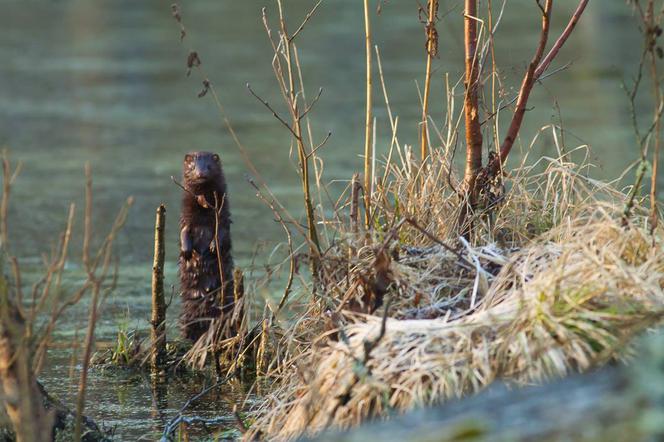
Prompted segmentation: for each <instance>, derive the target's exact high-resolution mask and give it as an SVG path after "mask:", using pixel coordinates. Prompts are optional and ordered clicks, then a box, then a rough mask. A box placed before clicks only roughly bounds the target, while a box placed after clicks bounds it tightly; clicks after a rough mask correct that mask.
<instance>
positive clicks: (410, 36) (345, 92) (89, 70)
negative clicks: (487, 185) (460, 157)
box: [0, 0, 648, 440]
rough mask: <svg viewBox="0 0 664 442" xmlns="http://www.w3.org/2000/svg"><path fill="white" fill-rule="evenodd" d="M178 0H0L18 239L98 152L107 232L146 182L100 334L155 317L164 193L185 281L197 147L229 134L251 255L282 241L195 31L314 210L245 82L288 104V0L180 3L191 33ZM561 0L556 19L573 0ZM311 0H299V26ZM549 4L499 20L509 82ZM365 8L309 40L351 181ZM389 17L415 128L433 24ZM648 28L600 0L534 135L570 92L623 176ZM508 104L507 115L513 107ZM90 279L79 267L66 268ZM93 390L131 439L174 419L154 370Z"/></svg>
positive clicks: (283, 181) (35, 254)
mask: <svg viewBox="0 0 664 442" xmlns="http://www.w3.org/2000/svg"><path fill="white" fill-rule="evenodd" d="M170 3H171V2H170V1H164V0H142V1H140V2H138V1H132V0H99V1H93V0H13V1H12V0H4V1H3V2H2V13H1V14H0V30H1V31H0V35H2V39H1V40H0V59H1V60H2V68H0V85H1V87H0V144H2V145H6V146H7V147H9V148H11V151H12V155H13V157H14V158H16V159H20V160H23V161H24V162H25V170H24V172H23V173H22V175H21V177H20V179H19V180H18V182H17V184H16V188H15V194H14V195H15V196H14V200H13V201H14V204H13V206H12V210H11V226H10V227H11V230H12V232H13V234H12V238H13V244H12V246H13V250H14V251H15V252H16V254H17V255H19V257H20V258H21V262H23V263H28V264H29V263H35V262H38V259H39V256H40V254H41V253H43V252H44V251H46V250H48V248H49V247H50V245H51V243H52V240H53V238H55V237H56V234H57V232H58V231H59V230H60V229H61V228H62V226H63V224H64V218H65V215H66V210H67V204H68V203H69V202H70V201H76V202H78V203H79V206H80V202H81V196H82V193H83V165H84V163H85V162H87V161H89V162H90V163H91V164H92V167H93V170H94V180H95V222H94V225H95V230H96V232H98V233H99V234H102V232H104V231H105V230H106V229H107V228H108V226H109V224H110V222H111V220H112V217H113V216H114V214H115V211H116V210H117V208H118V207H119V206H120V205H121V204H122V202H123V200H124V198H125V197H126V196H128V195H133V196H134V197H135V199H136V203H135V205H134V207H133V208H132V211H131V215H130V218H129V221H128V225H127V228H126V229H125V230H124V231H123V233H122V234H121V236H120V238H119V242H118V251H119V252H120V254H121V257H122V261H121V263H122V267H121V279H120V286H119V288H118V290H117V291H116V293H115V294H114V296H113V297H112V299H110V300H109V302H108V304H107V306H106V307H105V309H104V311H103V320H102V323H101V324H100V328H99V333H98V337H99V339H102V340H108V339H112V338H113V335H114V333H115V330H116V329H117V324H118V322H120V321H129V323H130V325H131V327H132V328H133V327H136V328H139V329H145V328H146V327H147V325H148V323H147V318H148V315H149V272H150V267H151V254H152V225H153V217H154V209H155V208H156V206H157V205H158V204H159V203H160V202H165V203H166V204H167V208H168V209H167V210H168V212H167V217H168V231H167V235H168V238H169V240H170V242H169V244H168V246H169V247H168V249H167V259H168V262H169V266H168V269H167V275H166V277H167V283H168V284H174V283H175V282H176V274H175V264H174V262H175V259H176V248H177V232H176V217H177V212H178V206H179V189H178V188H177V187H176V186H175V185H174V184H173V183H172V182H171V180H170V178H169V177H170V176H171V175H176V176H177V175H179V165H180V161H181V158H182V156H183V154H184V153H185V152H187V151H189V150H215V151H217V152H219V153H220V154H221V155H222V158H223V161H224V164H225V169H226V175H227V177H228V181H229V187H230V192H231V193H230V198H231V207H232V212H233V217H234V220H235V224H234V226H233V234H234V242H235V254H236V260H237V262H238V263H239V264H240V265H242V266H244V267H248V266H249V260H250V257H251V254H252V250H254V248H255V247H256V244H260V243H265V244H267V245H266V246H265V247H264V250H269V248H270V247H271V245H273V244H274V243H276V242H278V241H281V240H282V233H281V230H280V227H279V226H278V225H276V223H275V222H274V221H273V220H272V216H271V213H270V211H269V209H267V208H265V207H264V206H263V204H262V203H260V202H259V201H258V200H257V199H256V198H255V197H254V194H253V192H252V188H251V187H250V186H249V185H248V184H247V183H246V181H245V178H244V174H245V173H247V169H246V167H245V165H244V164H243V162H242V161H241V158H240V155H239V153H238V151H237V149H235V147H234V144H233V142H232V141H231V139H230V137H229V135H228V133H227V132H226V131H225V130H224V128H223V126H222V124H221V123H220V118H219V113H218V112H217V110H216V108H215V106H214V103H213V101H212V100H211V99H210V97H209V96H207V97H205V98H202V99H199V98H197V97H196V95H197V93H198V91H199V90H200V81H199V80H198V79H196V78H195V76H192V77H191V78H187V77H186V76H185V70H186V69H185V59H186V54H187V52H188V49H189V48H195V49H196V50H197V51H198V52H199V54H200V57H201V59H202V61H203V67H204V68H205V70H206V72H207V73H208V75H209V76H210V78H211V80H212V81H213V83H214V84H215V85H217V88H218V90H219V92H220V94H221V97H222V100H223V103H224V106H225V107H226V109H227V111H228V114H229V116H230V118H231V120H232V122H233V124H234V126H235V129H236V131H237V133H238V135H239V137H240V139H241V140H242V142H243V144H244V145H245V146H246V148H247V150H248V151H249V153H250V155H251V158H252V160H253V162H254V163H255V165H256V167H257V168H258V169H259V170H260V172H261V174H262V175H263V177H264V178H265V179H266V181H267V182H268V183H269V184H270V186H271V188H272V190H273V191H274V192H275V194H276V195H278V196H279V198H280V199H281V200H282V202H283V203H284V204H285V205H286V206H287V207H289V208H290V209H291V210H292V211H293V213H294V214H296V215H297V214H300V213H301V211H300V200H299V194H298V192H299V191H298V189H299V187H298V184H297V183H298V181H297V176H296V174H295V172H294V170H293V167H292V160H290V159H289V143H290V140H289V136H288V135H289V134H288V133H287V132H286V131H285V130H284V129H283V128H282V127H281V126H280V125H279V123H278V122H276V121H275V120H274V119H273V118H272V116H271V115H270V114H269V113H267V112H266V111H265V110H264V108H263V107H262V105H261V104H260V103H258V102H257V101H256V100H255V99H254V98H253V97H251V96H250V94H249V93H248V92H247V90H246V88H245V83H247V82H249V83H251V84H252V86H253V88H254V89H255V90H256V91H257V92H258V93H260V94H261V95H263V96H264V97H266V98H267V99H268V100H269V101H270V102H272V103H275V104H276V103H279V95H278V90H277V87H276V83H275V80H274V79H273V74H272V71H271V67H270V59H271V57H270V49H269V43H268V41H267V39H266V36H265V33H264V31H263V28H262V23H261V20H260V10H261V7H263V6H267V8H268V14H270V15H271V16H273V14H274V12H275V4H274V3H273V2H271V1H269V0H245V1H237V0H235V1H231V0H191V1H187V2H183V3H184V4H183V5H182V12H183V18H184V21H185V25H186V26H187V32H188V36H187V38H186V39H185V43H184V44H180V42H179V41H178V36H179V29H178V27H177V25H176V23H175V22H174V20H173V18H172V17H171V12H170ZM461 3H462V2H460V1H454V2H442V7H441V13H442V14H443V15H444V16H445V17H444V19H443V21H442V23H441V25H440V26H439V32H440V45H441V46H440V49H441V58H440V59H439V60H437V61H436V63H435V76H434V89H433V91H432V100H433V101H432V102H433V105H432V115H433V116H434V117H435V118H438V120H439V121H440V120H441V119H442V116H443V108H442V107H443V106H442V103H443V101H442V96H443V81H442V79H443V75H444V74H445V73H446V72H449V73H450V74H451V78H452V79H455V78H458V76H459V75H460V74H461V69H462V52H461V51H462V46H461V43H462V40H463V38H462V34H461V13H460V4H461ZM494 3H498V2H497V1H495V0H494ZM557 3H558V4H559V6H558V8H559V9H558V13H557V14H556V16H555V28H556V34H557V33H558V32H559V30H560V28H561V27H562V26H563V24H564V22H565V20H566V17H567V16H568V15H569V13H570V12H571V10H572V8H573V6H574V3H575V2H574V1H572V0H561V1H559V2H557ZM312 4H313V3H312V2H311V1H305V0H288V1H285V6H286V8H287V10H288V11H290V12H289V16H290V17H291V20H290V21H291V25H290V26H291V28H292V29H294V28H295V26H297V24H299V22H300V21H301V19H302V17H303V16H304V14H305V11H306V10H307V9H308V8H309V7H310V6H311V5H312ZM537 14H538V10H537V8H536V7H535V5H534V2H533V1H531V0H513V1H511V2H509V7H508V10H507V12H506V13H505V16H504V17H503V24H502V28H501V31H500V32H499V34H498V36H497V37H496V38H497V48H496V50H497V54H498V57H499V63H500V65H501V66H502V69H503V70H502V74H503V77H504V78H503V81H504V82H505V84H506V86H507V91H508V92H509V93H511V94H513V93H515V90H514V87H516V85H517V84H518V81H519V79H520V78H521V74H522V72H523V69H524V67H525V65H526V63H527V60H528V59H529V57H530V55H531V51H532V50H533V48H534V45H535V41H536V38H537V34H536V27H537V26H538V16H537ZM362 20H363V19H362V10H361V2H358V1H352V0H325V1H324V2H323V4H322V6H321V7H320V10H319V13H318V14H317V15H316V16H315V17H314V18H313V19H312V20H311V21H310V23H309V24H308V25H307V28H306V29H305V31H304V33H303V34H302V37H301V41H300V43H299V49H300V56H301V60H302V64H303V70H304V75H305V80H306V81H307V91H308V93H309V95H310V96H313V95H314V94H315V92H316V91H317V90H318V88H319V87H322V88H323V96H322V98H321V101H320V102H319V104H318V105H317V107H316V108H315V110H314V111H313V113H312V114H311V116H312V118H313V121H314V133H315V135H316V136H318V137H321V138H322V136H323V135H324V134H325V133H327V132H328V131H331V132H332V134H333V135H332V138H331V140H330V141H329V142H328V144H327V145H326V147H325V148H324V150H323V151H322V156H323V158H324V160H325V171H326V182H332V181H333V180H341V181H336V182H334V183H333V184H331V186H330V188H331V192H332V193H334V192H338V191H339V190H340V189H342V188H343V186H344V182H343V180H348V178H349V177H350V175H351V173H352V172H353V171H355V170H359V168H360V167H361V158H360V157H359V156H358V154H359V152H360V151H361V150H362V146H363V130H364V129H363V122H364V117H363V108H364V55H363V54H364V41H363V22H362ZM374 27H375V42H376V43H377V44H378V45H379V47H380V49H381V53H382V60H383V66H384V71H385V79H386V82H387V85H388V88H389V91H390V100H391V104H392V109H393V111H394V112H395V113H396V114H398V115H399V117H400V123H399V127H400V140H401V141H402V142H403V141H405V142H406V143H410V144H412V143H416V135H417V121H418V119H419V113H420V110H419V106H418V103H419V100H418V92H417V87H416V82H421V79H422V72H423V68H424V57H423V53H424V39H423V37H424V33H423V30H422V26H421V24H420V23H419V22H418V18H417V2H415V1H411V0H401V1H395V0H392V1H388V2H385V4H384V5H383V11H382V14H381V15H380V16H378V17H375V19H374ZM635 29H636V28H635V25H634V23H633V21H632V19H631V18H630V15H629V10H628V9H627V7H626V6H625V4H624V2H622V1H619V0H605V1H601V2H600V1H596V2H591V5H590V6H589V8H588V11H587V13H586V16H584V18H583V21H582V23H581V25H580V26H579V28H578V31H577V33H576V34H575V35H574V36H573V38H572V39H571V40H570V42H569V44H568V46H567V47H566V48H565V49H564V50H563V51H562V53H561V54H560V57H559V59H558V60H557V61H556V63H555V66H560V65H562V64H564V63H566V62H568V61H571V62H572V65H571V67H570V68H569V69H567V70H566V71H563V72H560V73H558V74H556V75H555V76H553V77H551V78H549V79H547V80H546V81H545V82H544V84H543V86H541V87H538V88H537V89H536V91H535V93H534V94H533V97H532V99H531V106H532V107H533V109H532V111H530V112H529V113H528V114H527V117H526V118H527V120H526V127H525V129H524V131H523V133H522V134H523V140H530V139H531V138H532V136H533V135H534V134H535V132H536V131H537V129H538V128H539V127H540V126H542V125H544V124H548V123H550V122H552V121H556V122H558V121H559V120H558V119H559V116H558V113H557V110H556V108H555V106H554V103H555V104H557V105H559V106H560V108H561V109H562V120H563V123H564V126H565V128H566V129H567V130H568V132H567V136H566V141H567V144H568V147H570V148H571V147H575V146H577V145H579V144H584V143H587V144H590V145H591V146H592V148H593V158H594V159H595V162H596V163H597V164H598V166H599V168H598V169H597V170H596V174H597V175H598V176H601V177H604V178H609V177H614V176H616V175H617V174H618V173H619V172H620V171H622V170H623V169H624V168H625V167H626V165H627V164H628V162H630V161H632V160H634V159H635V158H636V157H637V153H636V149H635V147H634V142H633V139H634V137H633V134H632V130H631V125H630V115H629V112H628V106H627V100H626V98H625V94H624V92H623V91H622V89H621V81H622V80H623V79H624V78H627V77H628V76H629V75H630V72H633V70H634V66H635V64H636V62H637V60H638V56H639V49H638V48H639V44H640V40H639V36H638V34H637V32H636V30H635ZM555 66H554V67H555ZM459 92H460V93H461V90H460V89H459ZM376 95H377V97H378V98H377V100H379V104H378V105H377V110H376V113H377V117H378V136H379V141H378V143H377V149H378V153H379V155H380V154H381V153H384V152H385V151H386V149H387V148H388V146H389V136H390V132H389V124H388V122H387V119H386V114H385V111H384V108H383V106H382V99H381V98H380V97H381V96H382V94H381V93H380V92H379V90H378V89H377V91H376ZM458 101H459V102H460V101H461V96H459V99H458ZM641 104H642V105H644V106H645V105H647V104H648V103H647V102H644V103H641ZM279 109H283V108H282V107H279ZM507 121H508V117H507V115H505V116H504V117H503V121H502V122H503V123H504V124H506V123H507ZM527 144H528V143H527V142H526V143H524V146H527ZM534 150H535V152H536V153H540V152H551V150H552V143H551V141H550V140H549V139H548V138H547V137H544V138H542V140H541V141H539V142H538V143H536V145H535V146H534ZM79 209H80V208H79ZM79 212H80V210H79ZM79 226H80V223H79ZM79 244H80V241H75V243H74V245H75V246H76V245H79ZM264 255H265V252H263V254H262V256H264ZM258 262H260V260H259V261H258ZM72 265H73V264H72ZM74 270H76V269H75V268H74ZM75 282H76V278H75V277H72V278H71V280H70V281H69V283H71V284H74V283H75ZM174 309H177V305H176V306H175V307H174ZM86 318H87V316H86V313H85V309H84V306H81V307H80V308H78V309H75V310H73V311H72V313H71V314H70V315H69V317H68V318H67V321H66V322H65V324H66V325H65V326H66V327H68V329H63V330H61V331H60V336H62V337H63V338H64V337H70V336H72V335H73V334H74V330H75V329H76V328H82V327H83V326H84V324H85V322H86ZM81 334H82V333H81ZM44 381H45V384H46V386H47V387H48V388H49V389H51V390H53V391H55V392H57V393H60V394H62V395H64V396H65V397H71V396H70V395H67V391H70V390H71V387H70V385H71V384H72V383H75V381H73V380H70V379H69V356H68V352H66V351H63V350H53V351H52V352H51V359H50V365H49V367H48V369H47V371H46V373H45V377H44ZM198 388H200V384H196V385H193V386H192V385H190V386H189V387H188V388H180V387H179V386H177V385H172V386H171V387H170V388H169V394H168V395H167V399H166V402H164V403H161V406H160V408H162V409H165V412H166V413H169V412H172V410H173V409H177V408H178V407H179V406H180V405H181V404H182V403H183V402H184V401H185V400H186V398H187V397H189V396H191V395H192V394H193V393H194V392H195V391H197V390H198ZM71 391H73V390H71ZM240 396H241V392H238V390H237V389H235V390H232V389H229V390H228V397H231V398H238V397H240ZM89 398H90V400H89V403H88V412H89V414H90V415H91V416H93V417H95V418H97V419H98V420H100V421H103V422H106V423H108V424H110V425H117V434H118V438H119V439H120V440H133V439H135V438H137V437H139V436H142V435H145V434H147V433H149V432H150V431H153V430H154V429H158V427H159V419H158V417H156V414H155V411H154V409H155V406H154V405H153V397H152V395H151V394H150V390H149V386H148V383H146V380H145V379H143V378H141V377H140V376H135V375H126V376H125V375H113V376H106V375H104V374H102V373H99V372H93V374H92V379H91V383H90V394H89ZM206 403H207V404H211V405H209V406H207V408H206V406H205V404H204V405H202V406H200V405H199V409H198V411H199V412H201V413H205V412H208V413H214V409H216V412H217V413H219V412H222V413H223V410H224V408H223V406H220V405H218V403H217V402H215V401H206ZM201 407H202V408H201ZM211 409H212V410H211ZM219 410H221V411H219ZM152 434H154V433H152ZM149 438H150V437H149V436H148V439H149Z"/></svg>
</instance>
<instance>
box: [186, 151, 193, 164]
mask: <svg viewBox="0 0 664 442" xmlns="http://www.w3.org/2000/svg"><path fill="white" fill-rule="evenodd" d="M191 159H192V156H191V154H190V153H188V154H187V155H185V156H184V161H185V162H187V163H189V162H191Z"/></svg>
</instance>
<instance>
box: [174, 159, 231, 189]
mask: <svg viewBox="0 0 664 442" xmlns="http://www.w3.org/2000/svg"><path fill="white" fill-rule="evenodd" d="M182 172H183V176H184V182H185V184H186V185H187V187H188V188H190V189H191V190H192V191H194V192H196V191H199V190H205V189H207V188H210V187H213V186H215V185H217V184H218V182H219V180H220V179H221V178H222V172H221V161H220V159H219V155H217V154H216V153H212V152H190V153H188V154H187V155H185V156H184V162H183V166H182Z"/></svg>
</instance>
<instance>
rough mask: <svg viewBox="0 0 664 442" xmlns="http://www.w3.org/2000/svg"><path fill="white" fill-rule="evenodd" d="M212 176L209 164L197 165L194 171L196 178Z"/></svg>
mask: <svg viewBox="0 0 664 442" xmlns="http://www.w3.org/2000/svg"><path fill="white" fill-rule="evenodd" d="M209 174H210V166H209V165H207V164H197V165H196V168H195V169H194V176H195V177H196V178H205V177H207V176H208V175H209Z"/></svg>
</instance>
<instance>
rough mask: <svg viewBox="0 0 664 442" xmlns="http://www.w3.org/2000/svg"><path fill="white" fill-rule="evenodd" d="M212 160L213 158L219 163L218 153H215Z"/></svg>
mask: <svg viewBox="0 0 664 442" xmlns="http://www.w3.org/2000/svg"><path fill="white" fill-rule="evenodd" d="M212 158H213V159H214V160H215V161H216V162H217V163H218V162H219V155H217V154H216V153H215V154H214V155H212Z"/></svg>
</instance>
